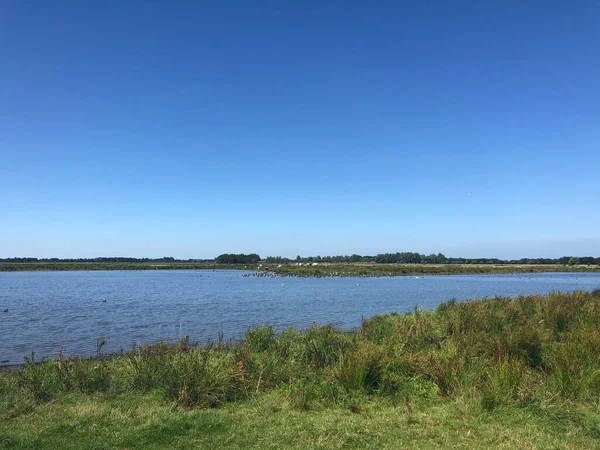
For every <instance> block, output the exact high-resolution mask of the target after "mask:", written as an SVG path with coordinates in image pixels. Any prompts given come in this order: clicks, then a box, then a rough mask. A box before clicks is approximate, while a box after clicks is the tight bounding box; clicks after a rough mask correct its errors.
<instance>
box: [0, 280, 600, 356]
mask: <svg viewBox="0 0 600 450" xmlns="http://www.w3.org/2000/svg"><path fill="white" fill-rule="evenodd" d="M244 273H245V272H241V271H233V270H218V271H209V270H173V271H168V270H166V271H161V270H152V271H150V270H146V271H91V272H2V273H0V361H3V364H18V363H22V362H23V356H31V354H32V352H34V354H35V359H36V360H38V359H39V358H40V357H41V356H43V355H45V356H49V357H56V355H57V349H58V347H62V348H63V352H64V354H65V355H71V356H76V355H77V356H84V355H85V356H87V355H95V354H96V352H97V343H98V341H99V340H100V339H105V340H106V345H104V346H103V348H102V351H103V352H106V353H108V352H116V351H119V350H120V349H121V348H124V349H126V350H128V349H130V348H131V346H132V345H134V344H136V343H142V344H145V343H152V342H155V341H157V340H169V341H172V340H176V339H178V338H179V337H182V336H184V335H189V336H190V338H191V339H192V340H193V339H199V340H200V341H201V342H203V341H206V340H207V339H209V338H212V339H217V337H218V334H219V332H223V334H224V337H225V339H229V338H238V337H240V336H241V335H243V333H244V332H245V331H246V330H247V329H248V327H250V326H252V325H256V324H264V323H269V324H273V325H276V326H277V328H278V329H280V330H281V329H284V328H287V327H297V328H304V327H307V326H310V324H312V323H313V322H319V323H328V322H333V323H335V324H336V325H338V326H340V327H343V328H355V327H358V326H360V323H361V320H362V318H369V317H371V316H374V315H377V314H383V313H389V312H392V311H397V312H405V311H409V310H412V309H414V307H415V306H416V305H418V306H421V307H423V308H426V309H434V308H435V307H436V306H437V305H438V304H439V303H440V302H443V301H447V300H450V299H452V298H456V299H457V300H466V299H470V298H475V297H478V298H483V297H494V296H497V295H498V296H516V295H520V294H535V293H541V294H544V293H547V292H550V291H553V290H556V291H564V292H567V291H574V290H577V289H583V290H593V289H596V288H599V287H600V273H539V274H528V275H522V274H521V275H452V276H427V275H426V276H424V277H418V278H416V277H408V276H407V277H394V278H262V277H242V275H243V274H244ZM105 300H106V301H105ZM5 309H8V312H2V311H4V310H5Z"/></svg>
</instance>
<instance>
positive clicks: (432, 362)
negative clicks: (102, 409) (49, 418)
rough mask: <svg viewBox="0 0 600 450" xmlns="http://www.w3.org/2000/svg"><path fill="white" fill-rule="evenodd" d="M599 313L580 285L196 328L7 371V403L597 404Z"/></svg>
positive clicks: (11, 411) (19, 409)
mask: <svg viewBox="0 0 600 450" xmlns="http://www.w3.org/2000/svg"><path fill="white" fill-rule="evenodd" d="M598 323H600V295H598V293H597V292H592V293H589V292H581V291H579V292H573V293H569V294H561V293H557V292H554V293H551V294H548V295H546V296H539V295H532V296H522V297H518V298H515V299H509V298H504V297H498V298H493V299H485V300H473V301H470V302H460V303H459V302H456V301H449V302H447V303H444V304H441V305H439V306H438V308H437V309H436V311H435V312H432V311H423V310H421V309H420V308H415V309H414V311H413V312H411V313H406V314H394V313H392V314H389V315H383V316H378V317H373V318H371V319H368V320H366V321H364V323H363V325H362V327H361V329H360V330H359V331H342V330H339V329H337V328H335V327H334V326H333V325H331V324H328V325H317V324H314V325H313V326H311V327H310V328H308V329H306V330H304V331H298V330H294V329H288V330H284V331H283V332H281V333H278V332H277V331H276V329H275V328H274V327H271V326H261V327H253V328H251V329H250V330H248V332H247V333H246V336H245V339H244V340H242V341H240V342H238V343H233V344H223V343H219V344H210V345H206V346H201V347H200V346H197V345H195V344H190V341H189V338H187V337H186V338H183V339H181V340H180V341H179V342H177V343H176V344H173V345H170V344H165V343H158V344H155V345H149V346H143V347H142V346H138V347H135V348H133V349H132V350H131V351H130V352H128V353H126V354H125V355H123V356H115V357H111V358H99V359H73V360H60V361H47V362H41V363H37V364H34V363H33V362H32V361H30V362H28V363H27V364H26V365H25V366H23V367H22V368H21V369H20V370H18V371H16V372H13V373H11V372H8V373H4V374H1V375H0V415H1V416H2V417H16V416H18V415H20V414H25V413H26V412H28V411H31V410H32V409H35V408H39V407H40V406H39V405H43V404H47V403H49V402H51V401H53V400H55V399H57V398H62V397H64V396H65V395H68V394H74V395H103V396H109V397H110V396H118V395H128V394H133V395H156V396H159V397H160V398H161V399H162V400H163V401H166V402H167V403H170V404H177V405H180V406H183V407H186V408H213V407H218V406H223V405H226V404H228V403H231V402H235V401H238V400H240V399H247V398H251V397H254V396H256V395H259V394H261V393H264V392H279V393H282V396H283V397H285V399H286V400H287V401H288V402H289V405H290V406H291V407H292V408H293V409H299V410H309V409H310V410H314V409H319V408H323V407H332V406H333V407H335V406H343V405H344V404H354V403H352V402H355V401H358V400H357V399H359V400H360V399H361V398H362V399H364V398H369V397H373V396H375V397H378V398H389V399H391V400H392V401H393V402H394V403H395V404H398V403H406V404H407V405H413V404H415V402H416V403H418V402H420V401H424V400H427V401H431V400H432V399H435V398H437V397H443V398H444V399H447V400H453V399H459V398H477V399H478V400H477V401H478V402H479V403H478V404H479V405H481V406H483V408H484V409H485V410H488V411H492V410H494V411H496V410H497V409H498V408H497V407H499V406H503V407H531V405H535V404H543V405H549V404H550V405H552V404H560V403H561V402H575V401H577V402H585V403H586V404H598V403H600V329H599V328H598ZM361 401H362V400H361ZM406 407H407V408H409V406H406ZM411 408H412V406H410V408H409V409H410V410H411V411H412V409H411ZM359 410H361V408H360V407H357V409H356V411H359ZM353 411H354V410H353ZM356 411H354V412H356ZM413 419H414V414H413V413H411V421H412V420H413Z"/></svg>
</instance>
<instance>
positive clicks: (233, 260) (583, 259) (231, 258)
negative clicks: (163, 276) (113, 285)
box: [0, 252, 600, 265]
mask: <svg viewBox="0 0 600 450" xmlns="http://www.w3.org/2000/svg"><path fill="white" fill-rule="evenodd" d="M260 261H262V260H261V258H260V256H259V255H257V254H256V253H250V254H248V255H246V254H244V253H239V254H233V253H231V254H230V253H224V254H222V255H219V256H217V257H216V258H214V259H175V258H173V257H172V256H165V257H163V258H130V257H99V258H3V259H0V262H3V263H10V262H12V263H14V262H22V263H35V262H45V263H48V262H75V263H76V262H80V263H145V262H148V263H160V262H163V263H164V262H194V263H217V264H256V263H258V262H260ZM264 262H266V263H269V264H275V263H276V264H286V263H292V262H296V263H307V262H310V263H312V262H324V263H359V262H363V263H377V264H563V265H577V264H587V265H600V257H596V258H595V257H593V256H579V257H578V256H563V257H561V258H521V259H510V260H506V259H498V258H448V257H446V256H444V255H443V254H442V253H438V254H437V255H436V254H433V253H432V254H431V255H423V254H420V253H414V252H397V253H380V254H378V255H376V256H362V255H357V254H353V255H338V256H320V255H319V256H306V257H302V256H300V255H298V256H296V258H295V259H291V258H287V257H284V256H268V257H267V258H265V259H264Z"/></svg>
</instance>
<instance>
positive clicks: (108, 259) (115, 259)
mask: <svg viewBox="0 0 600 450" xmlns="http://www.w3.org/2000/svg"><path fill="white" fill-rule="evenodd" d="M214 261H215V260H214V259H175V258H173V257H172V256H165V257H163V258H131V257H126V256H102V257H98V258H3V259H0V262H29V263H31V262H81V263H144V262H157V263H158V262H214Z"/></svg>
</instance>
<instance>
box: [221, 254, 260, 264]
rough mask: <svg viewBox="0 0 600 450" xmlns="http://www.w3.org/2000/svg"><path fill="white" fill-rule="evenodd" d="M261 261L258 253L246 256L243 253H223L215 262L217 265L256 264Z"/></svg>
mask: <svg viewBox="0 0 600 450" xmlns="http://www.w3.org/2000/svg"><path fill="white" fill-rule="evenodd" d="M259 261H260V256H258V255H257V254H256V253H250V254H249V255H245V254H243V253H239V254H233V253H231V254H230V253H223V254H222V255H219V256H217V257H216V259H215V262H216V263H217V264H256V263H257V262H259Z"/></svg>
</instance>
